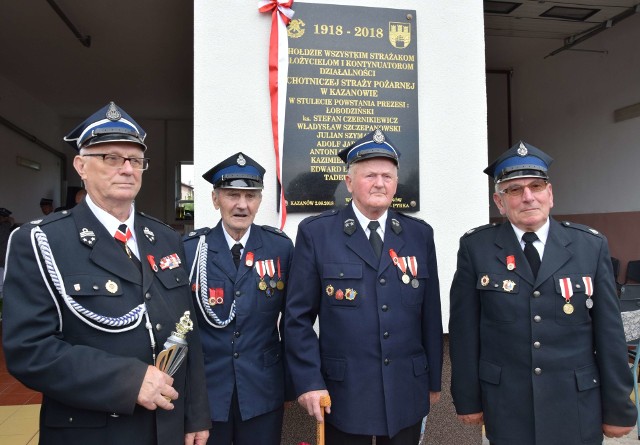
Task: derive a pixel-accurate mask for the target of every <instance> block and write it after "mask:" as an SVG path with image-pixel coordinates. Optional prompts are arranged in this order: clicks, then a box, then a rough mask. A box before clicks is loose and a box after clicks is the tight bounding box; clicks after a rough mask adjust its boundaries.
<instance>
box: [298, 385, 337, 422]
mask: <svg viewBox="0 0 640 445" xmlns="http://www.w3.org/2000/svg"><path fill="white" fill-rule="evenodd" d="M328 395H329V392H328V391H327V390H326V389H321V390H317V391H309V392H305V393H304V394H301V395H300V397H298V403H299V404H300V405H302V407H303V408H304V409H306V410H307V413H309V415H310V416H313V417H315V418H316V420H317V421H318V422H323V421H324V419H323V418H322V408H321V407H320V397H322V396H328ZM324 410H325V411H326V413H327V414H329V413H330V412H331V407H330V406H326V407H325V408H324Z"/></svg>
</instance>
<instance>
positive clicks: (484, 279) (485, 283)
mask: <svg viewBox="0 0 640 445" xmlns="http://www.w3.org/2000/svg"><path fill="white" fill-rule="evenodd" d="M480 284H481V285H482V287H486V286H488V285H489V275H483V276H482V278H480Z"/></svg>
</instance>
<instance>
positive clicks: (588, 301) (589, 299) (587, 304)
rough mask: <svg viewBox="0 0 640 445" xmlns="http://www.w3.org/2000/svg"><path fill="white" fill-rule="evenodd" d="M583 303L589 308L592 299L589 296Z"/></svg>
mask: <svg viewBox="0 0 640 445" xmlns="http://www.w3.org/2000/svg"><path fill="white" fill-rule="evenodd" d="M584 304H585V306H587V309H591V308H592V307H593V300H592V299H591V297H589V298H587V301H585V302H584Z"/></svg>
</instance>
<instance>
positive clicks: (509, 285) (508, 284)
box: [502, 280, 516, 292]
mask: <svg viewBox="0 0 640 445" xmlns="http://www.w3.org/2000/svg"><path fill="white" fill-rule="evenodd" d="M515 287H516V283H514V282H513V281H511V280H504V281H503V282H502V289H504V291H505V292H511V291H513V289H514V288H515Z"/></svg>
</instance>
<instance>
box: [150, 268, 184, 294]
mask: <svg viewBox="0 0 640 445" xmlns="http://www.w3.org/2000/svg"><path fill="white" fill-rule="evenodd" d="M155 275H156V276H157V277H158V279H159V280H160V282H161V283H162V284H163V285H164V287H166V288H167V289H174V288H176V287H180V286H187V285H189V277H188V276H187V272H186V271H185V270H184V269H183V268H182V267H178V268H176V269H166V270H160V271H158V272H156V274H155Z"/></svg>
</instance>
